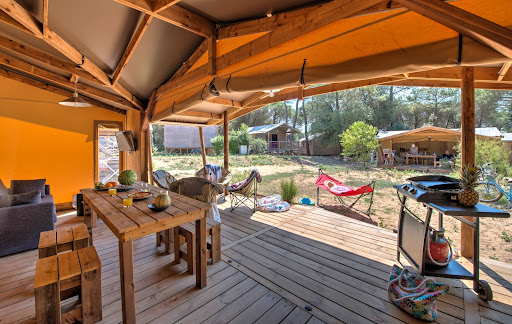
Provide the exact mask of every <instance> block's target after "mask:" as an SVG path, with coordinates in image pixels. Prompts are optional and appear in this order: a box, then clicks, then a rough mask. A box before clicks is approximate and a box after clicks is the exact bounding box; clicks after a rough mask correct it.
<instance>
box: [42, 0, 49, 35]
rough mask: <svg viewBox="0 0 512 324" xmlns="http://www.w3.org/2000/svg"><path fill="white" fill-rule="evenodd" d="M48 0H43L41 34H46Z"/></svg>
mask: <svg viewBox="0 0 512 324" xmlns="http://www.w3.org/2000/svg"><path fill="white" fill-rule="evenodd" d="M48 2H49V0H43V36H44V37H46V36H48Z"/></svg>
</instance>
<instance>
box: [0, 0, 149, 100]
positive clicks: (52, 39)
mask: <svg viewBox="0 0 512 324" xmlns="http://www.w3.org/2000/svg"><path fill="white" fill-rule="evenodd" d="M0 9H2V10H3V11H4V12H5V13H7V14H8V15H9V16H11V17H12V18H14V19H15V20H17V21H18V22H19V23H20V24H22V25H23V26H25V27H26V28H27V29H29V30H30V31H32V32H33V33H34V35H35V36H36V37H40V38H42V39H43V40H44V41H45V42H46V43H48V44H49V45H51V46H52V47H53V48H55V49H56V50H58V51H59V52H60V53H62V54H63V55H64V56H66V57H67V58H68V59H70V60H71V61H72V62H73V63H75V64H77V65H78V66H80V67H81V68H82V69H84V70H85V71H87V72H89V73H90V74H91V75H92V76H94V77H96V78H97V79H98V80H99V81H101V82H102V83H103V84H104V85H106V86H108V87H110V88H112V89H113V90H114V91H116V92H117V93H118V94H120V95H121V96H122V97H124V98H125V99H127V100H128V101H130V102H131V103H133V104H134V105H135V106H137V107H138V108H140V109H142V108H143V104H142V101H140V99H138V98H137V97H135V96H134V95H133V94H132V93H131V92H130V91H128V90H127V89H126V88H124V87H123V86H121V85H120V84H116V85H113V84H112V82H111V80H110V77H109V76H108V75H107V74H106V73H105V72H104V71H103V70H101V69H100V68H99V67H98V66H97V65H95V64H94V63H93V62H92V61H90V60H89V59H88V58H86V57H85V56H84V55H83V54H82V53H80V52H79V51H78V50H77V49H75V48H74V47H73V46H71V45H70V44H69V43H67V42H66V41H65V40H64V39H62V38H61V37H60V36H59V35H57V34H56V33H55V32H54V31H52V30H51V29H49V28H47V34H46V36H44V37H43V32H42V29H41V28H42V26H41V23H39V22H38V21H37V20H36V19H35V18H34V17H33V16H32V14H31V13H30V12H29V11H27V10H26V9H25V8H23V7H22V6H21V5H20V4H18V3H17V2H16V1H14V0H0Z"/></svg>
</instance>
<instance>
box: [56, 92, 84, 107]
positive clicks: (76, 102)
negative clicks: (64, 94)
mask: <svg viewBox="0 0 512 324" xmlns="http://www.w3.org/2000/svg"><path fill="white" fill-rule="evenodd" d="M59 105H63V106H69V107H91V104H90V103H88V102H87V101H85V100H83V99H82V98H80V97H79V96H78V93H76V92H75V93H74V94H73V97H69V98H67V99H64V100H62V101H61V102H59Z"/></svg>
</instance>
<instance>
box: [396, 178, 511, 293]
mask: <svg viewBox="0 0 512 324" xmlns="http://www.w3.org/2000/svg"><path fill="white" fill-rule="evenodd" d="M408 180H409V181H411V182H410V183H408V184H404V185H399V186H395V187H396V189H397V193H398V194H399V195H398V196H399V199H400V203H401V208H400V217H399V222H398V238H397V245H398V249H397V261H398V262H400V254H402V255H403V256H404V257H405V258H406V259H407V261H409V263H410V264H411V266H412V267H413V268H414V270H415V271H416V272H418V273H419V274H420V275H422V276H434V277H444V278H455V279H468V280H472V281H473V290H474V291H475V292H476V293H478V295H479V296H480V298H481V299H483V300H486V301H490V300H492V297H493V295H492V290H491V287H490V286H489V284H488V283H487V282H485V281H484V280H480V278H479V273H480V265H479V264H480V258H479V244H480V242H479V240H480V234H479V231H480V226H479V219H480V217H498V218H508V217H510V214H509V213H507V212H504V211H501V210H498V209H495V208H492V207H489V206H485V205H482V204H477V205H476V206H475V207H465V206H463V205H461V204H459V203H458V201H457V198H456V197H457V193H458V191H459V188H460V184H459V182H458V180H457V179H453V178H449V177H445V176H421V177H414V178H410V179H408ZM407 198H411V199H413V200H416V201H419V202H422V203H423V204H424V205H425V207H426V208H427V212H426V217H425V220H424V221H423V220H421V219H419V218H418V217H416V216H414V215H412V212H410V211H409V210H408V208H407V207H406V204H405V203H406V200H407ZM434 211H436V212H438V214H439V229H441V228H442V227H443V215H447V216H451V217H453V218H455V219H457V220H459V221H460V222H462V223H464V224H467V225H469V226H471V227H472V228H473V229H474V231H473V232H474V259H473V273H471V272H469V271H468V270H467V269H466V268H464V267H463V266H462V265H460V264H459V263H458V262H457V261H455V260H453V259H452V260H451V262H450V263H449V264H448V265H447V266H445V267H438V266H434V265H429V264H425V247H426V244H428V242H429V241H428V240H429V227H430V220H431V218H432V213H433V212H434ZM464 217H473V220H474V221H470V220H468V219H466V218H464ZM400 263H401V262H400Z"/></svg>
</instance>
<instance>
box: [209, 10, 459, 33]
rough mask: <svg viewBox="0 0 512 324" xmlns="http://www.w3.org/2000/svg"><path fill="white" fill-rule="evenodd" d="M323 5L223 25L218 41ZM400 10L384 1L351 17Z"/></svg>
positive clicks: (264, 28)
mask: <svg viewBox="0 0 512 324" xmlns="http://www.w3.org/2000/svg"><path fill="white" fill-rule="evenodd" d="M444 1H446V2H453V1H457V0H444ZM324 5H325V3H321V4H316V5H313V6H309V7H305V8H300V9H296V10H292V11H287V12H282V13H277V14H274V15H272V16H270V17H264V18H260V19H255V20H248V21H241V22H236V23H230V24H224V25H221V26H220V27H219V29H218V39H226V38H233V37H239V36H246V35H253V34H259V33H265V32H269V31H272V30H274V29H276V28H278V27H280V26H283V25H285V24H287V23H289V22H291V21H293V20H294V19H295V18H297V17H299V16H304V15H306V14H307V13H308V12H311V11H312V10H316V9H318V8H320V7H322V6H324ZM401 9H404V7H403V6H401V5H400V4H397V3H395V2H391V1H386V2H383V3H380V4H377V5H375V6H373V7H370V8H368V9H365V10H363V11H361V12H358V13H356V14H355V15H352V16H351V17H355V16H362V15H371V14H376V13H382V12H389V11H395V10H401Z"/></svg>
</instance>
